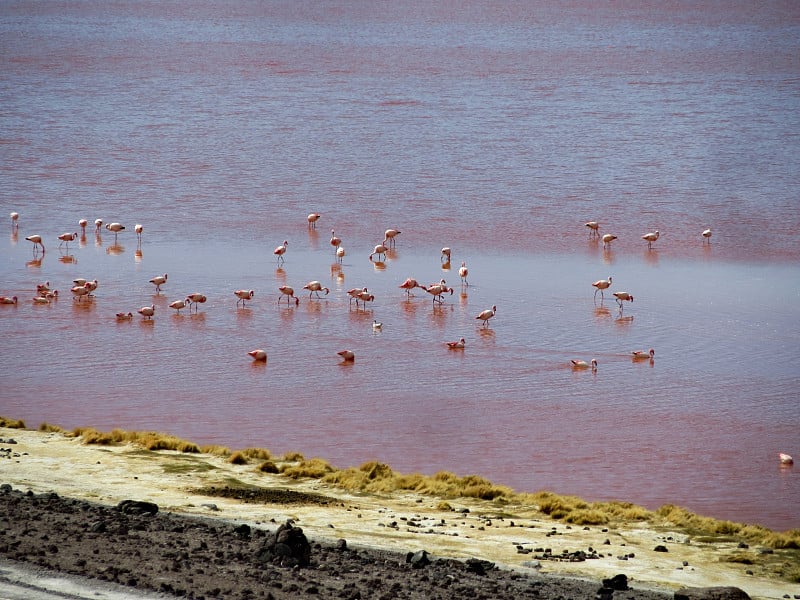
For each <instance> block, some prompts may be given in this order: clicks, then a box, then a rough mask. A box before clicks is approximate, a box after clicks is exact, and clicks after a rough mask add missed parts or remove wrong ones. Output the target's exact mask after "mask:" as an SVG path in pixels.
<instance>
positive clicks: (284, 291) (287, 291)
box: [278, 285, 300, 306]
mask: <svg viewBox="0 0 800 600" xmlns="http://www.w3.org/2000/svg"><path fill="white" fill-rule="evenodd" d="M278 290H280V292H281V294H280V296H278V304H280V302H281V300H283V298H284V297H285V298H286V306H289V300H290V299H291V300H294V304H295V306H297V305H298V304H300V298H298V297H297V296H295V295H294V288H292V287H289V286H288V285H282V286H280V287H279V288H278Z"/></svg>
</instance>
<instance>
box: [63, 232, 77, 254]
mask: <svg viewBox="0 0 800 600" xmlns="http://www.w3.org/2000/svg"><path fill="white" fill-rule="evenodd" d="M77 237H78V234H77V232H76V233H62V234H61V235H60V236H58V239H59V240H61V242H60V243H59V244H58V247H59V248H61V245H62V244H63V243H64V242H66V243H67V250H69V243H70V242H71V241H72V240H74V239H77Z"/></svg>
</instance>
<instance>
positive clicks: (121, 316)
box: [117, 312, 133, 321]
mask: <svg viewBox="0 0 800 600" xmlns="http://www.w3.org/2000/svg"><path fill="white" fill-rule="evenodd" d="M132 318H133V313H131V312H128V313H124V312H118V313H117V321H130V320H131V319H132Z"/></svg>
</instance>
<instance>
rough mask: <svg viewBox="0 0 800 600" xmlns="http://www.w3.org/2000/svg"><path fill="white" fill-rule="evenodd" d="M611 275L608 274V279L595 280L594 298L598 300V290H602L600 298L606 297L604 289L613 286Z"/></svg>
mask: <svg viewBox="0 0 800 600" xmlns="http://www.w3.org/2000/svg"><path fill="white" fill-rule="evenodd" d="M611 281H612V280H611V275H609V276H608V279H599V280H597V281H595V282H594V283H593V284H592V285H593V286H594V287H595V290H594V299H595V300H597V292H600V298H605V296H604V295H603V290H607V289H608V288H610V287H611Z"/></svg>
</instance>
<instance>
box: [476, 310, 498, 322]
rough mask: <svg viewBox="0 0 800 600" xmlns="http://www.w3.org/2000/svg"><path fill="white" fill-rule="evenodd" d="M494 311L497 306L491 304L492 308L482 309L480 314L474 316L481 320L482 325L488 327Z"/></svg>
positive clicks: (495, 311)
mask: <svg viewBox="0 0 800 600" xmlns="http://www.w3.org/2000/svg"><path fill="white" fill-rule="evenodd" d="M495 313H497V306H492V308H487V309H486V310H484V311H482V312H481V314H479V315H478V316H477V317H475V318H476V319H480V320H482V321H483V326H484V327H488V326H489V319H491V318H492V317H494V315H495Z"/></svg>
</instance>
